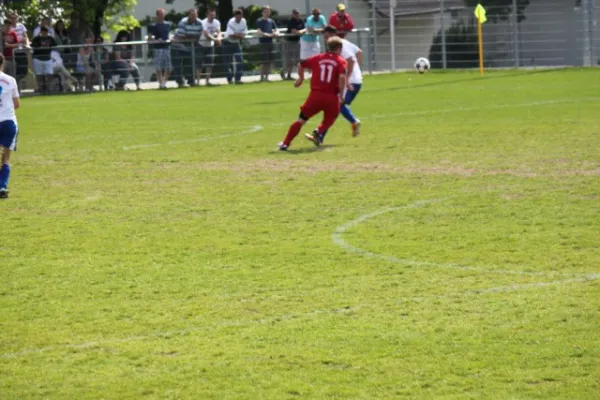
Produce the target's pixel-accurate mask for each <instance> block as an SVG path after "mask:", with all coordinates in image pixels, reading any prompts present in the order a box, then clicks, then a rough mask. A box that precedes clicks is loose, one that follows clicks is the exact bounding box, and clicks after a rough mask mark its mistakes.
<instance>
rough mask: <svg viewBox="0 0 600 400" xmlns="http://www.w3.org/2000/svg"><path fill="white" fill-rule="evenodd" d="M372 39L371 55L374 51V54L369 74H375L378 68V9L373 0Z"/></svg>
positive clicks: (371, 56)
mask: <svg viewBox="0 0 600 400" xmlns="http://www.w3.org/2000/svg"><path fill="white" fill-rule="evenodd" d="M371 38H372V46H371V49H369V50H370V51H369V53H370V52H371V51H372V52H373V54H372V55H369V57H370V59H371V62H370V63H369V72H370V73H373V69H375V68H376V67H377V8H376V7H375V0H371Z"/></svg>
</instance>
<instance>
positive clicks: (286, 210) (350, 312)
mask: <svg viewBox="0 0 600 400" xmlns="http://www.w3.org/2000/svg"><path fill="white" fill-rule="evenodd" d="M305 95H306V89H300V90H294V89H292V88H291V87H290V85H288V84H283V83H281V84H280V83H273V84H267V85H246V86H244V87H224V88H204V89H197V90H196V89H189V90H179V91H168V92H158V91H152V92H143V93H106V94H95V95H89V96H68V97H46V98H31V99H25V100H24V101H23V106H22V110H20V112H19V125H20V129H21V134H20V142H19V143H20V147H19V152H18V153H16V155H15V157H14V162H13V176H12V181H11V187H10V189H11V198H10V199H9V200H7V201H3V202H1V203H0V210H1V213H2V214H1V215H2V241H1V242H0V256H1V259H2V263H3V266H2V268H1V269H0V271H1V272H0V273H1V275H0V361H1V362H0V398H1V399H3V400H4V399H30V398H51V399H63V398H64V399H88V398H89V399H92V398H103V399H125V398H149V399H152V398H156V399H166V398H173V399H175V398H177V399H179V398H187V399H286V398H311V399H315V398H337V399H346V398H348V399H350V398H352V399H373V398H385V399H390V398H403V397H406V398H448V399H465V398H474V399H484V398H485V399H487V398H498V399H508V398H515V399H529V398H534V399H535V398H538V399H550V398H557V399H558V398H562V399H597V398H598V394H599V393H600V381H599V378H598V377H599V376H600V335H599V334H598V332H600V275H598V274H600V248H599V246H598V243H599V242H600V217H599V216H600V182H599V177H600V153H599V152H598V149H599V148H600V112H599V109H600V71H599V70H562V71H547V72H536V73H517V72H498V73H489V74H488V75H486V77H485V78H480V77H479V76H477V75H476V74H475V73H447V74H446V73H430V74H427V75H424V76H417V75H414V74H398V75H388V76H377V77H368V78H367V79H366V81H365V85H364V91H363V93H362V94H361V95H360V96H359V97H358V99H357V101H356V104H355V105H354V109H355V111H356V112H357V114H358V115H359V117H361V118H363V123H364V125H363V134H362V135H361V136H360V137H359V138H356V139H353V138H352V137H350V135H349V126H348V124H347V123H345V122H344V121H343V120H340V121H338V124H337V126H336V127H335V128H334V129H333V130H332V131H331V133H330V135H329V137H328V146H327V147H325V148H324V149H323V150H321V151H315V150H314V149H313V148H312V147H310V144H309V143H308V142H306V141H305V140H304V139H303V138H302V137H299V138H297V140H296V141H295V142H294V144H293V147H292V149H291V151H290V152H289V153H279V152H276V151H275V149H276V144H277V142H278V141H280V140H281V139H282V138H283V135H284V133H285V131H286V129H287V125H288V124H289V123H290V122H291V121H293V119H294V118H295V117H296V115H297V113H298V106H299V104H300V103H301V101H302V100H303V99H304V97H305ZM314 122H317V121H314ZM256 126H260V128H255V130H256V132H252V127H256ZM312 126H313V123H311V127H312ZM307 129H308V128H307ZM240 132H241V133H243V132H246V134H244V135H236V134H237V133H240ZM169 142H171V143H169ZM378 212H379V213H378ZM372 213H375V214H374V215H371V216H370V217H368V218H367V217H366V215H369V214H372ZM377 213H378V214H377ZM361 216H364V217H363V219H362V220H357V218H361ZM350 221H355V222H356V223H350ZM344 228H346V229H345V231H344V232H342V231H343V230H344ZM336 231H337V232H338V234H334V232H336ZM332 235H333V236H332ZM336 238H337V239H341V240H343V243H345V247H344V246H339V245H337V244H336V243H338V244H339V242H340V240H336V241H334V240H332V239H336Z"/></svg>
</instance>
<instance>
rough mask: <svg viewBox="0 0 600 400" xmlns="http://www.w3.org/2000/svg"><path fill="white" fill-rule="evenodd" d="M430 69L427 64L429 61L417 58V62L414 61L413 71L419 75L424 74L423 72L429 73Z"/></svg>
mask: <svg viewBox="0 0 600 400" xmlns="http://www.w3.org/2000/svg"><path fill="white" fill-rule="evenodd" d="M430 68H431V65H430V64H429V60H428V59H426V58H425V57H419V58H417V61H415V69H416V70H417V72H419V73H420V74H424V73H425V72H427V71H429V69H430Z"/></svg>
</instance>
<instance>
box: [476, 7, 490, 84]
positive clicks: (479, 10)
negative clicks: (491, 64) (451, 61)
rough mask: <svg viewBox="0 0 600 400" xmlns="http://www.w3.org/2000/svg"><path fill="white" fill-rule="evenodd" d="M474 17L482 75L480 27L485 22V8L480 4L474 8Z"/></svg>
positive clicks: (481, 72) (481, 31) (481, 33)
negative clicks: (475, 18)
mask: <svg viewBox="0 0 600 400" xmlns="http://www.w3.org/2000/svg"><path fill="white" fill-rule="evenodd" d="M475 17H477V37H478V39H479V73H480V74H481V75H483V30H482V29H481V25H483V24H484V23H485V21H487V17H486V16H485V8H483V6H482V5H481V4H477V7H475Z"/></svg>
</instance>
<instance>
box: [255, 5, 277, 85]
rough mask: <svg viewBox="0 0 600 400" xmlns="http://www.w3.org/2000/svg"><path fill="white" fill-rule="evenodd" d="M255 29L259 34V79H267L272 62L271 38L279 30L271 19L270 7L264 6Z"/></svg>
mask: <svg viewBox="0 0 600 400" xmlns="http://www.w3.org/2000/svg"><path fill="white" fill-rule="evenodd" d="M256 30H257V33H258V36H259V39H258V41H259V46H260V60H261V66H260V81H261V82H264V81H268V80H269V74H270V73H271V67H272V64H273V50H274V46H273V38H276V37H279V31H278V30H277V25H275V21H273V20H272V19H271V7H269V6H264V7H263V9H262V18H260V19H259V20H258V21H256Z"/></svg>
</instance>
